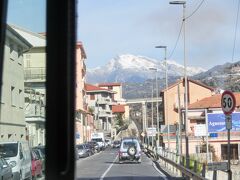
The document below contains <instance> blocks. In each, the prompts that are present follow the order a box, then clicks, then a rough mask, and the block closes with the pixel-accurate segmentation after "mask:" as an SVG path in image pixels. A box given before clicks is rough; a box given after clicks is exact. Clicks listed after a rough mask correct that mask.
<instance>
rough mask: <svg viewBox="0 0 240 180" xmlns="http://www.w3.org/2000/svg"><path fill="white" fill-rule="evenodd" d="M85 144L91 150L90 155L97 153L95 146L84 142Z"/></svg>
mask: <svg viewBox="0 0 240 180" xmlns="http://www.w3.org/2000/svg"><path fill="white" fill-rule="evenodd" d="M84 146H85V147H86V149H87V150H89V152H90V155H93V154H94V153H95V150H94V147H93V146H92V144H90V143H84Z"/></svg>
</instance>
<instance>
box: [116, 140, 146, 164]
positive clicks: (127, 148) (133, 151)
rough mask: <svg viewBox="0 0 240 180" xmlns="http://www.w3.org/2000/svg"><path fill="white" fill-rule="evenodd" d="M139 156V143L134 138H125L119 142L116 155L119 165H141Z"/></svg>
mask: <svg viewBox="0 0 240 180" xmlns="http://www.w3.org/2000/svg"><path fill="white" fill-rule="evenodd" d="M141 154H142V151H141V148H140V144H139V141H138V140H137V139H135V138H125V139H123V140H122V142H121V145H120V149H119V153H118V159H119V163H121V162H123V161H131V162H138V163H141Z"/></svg>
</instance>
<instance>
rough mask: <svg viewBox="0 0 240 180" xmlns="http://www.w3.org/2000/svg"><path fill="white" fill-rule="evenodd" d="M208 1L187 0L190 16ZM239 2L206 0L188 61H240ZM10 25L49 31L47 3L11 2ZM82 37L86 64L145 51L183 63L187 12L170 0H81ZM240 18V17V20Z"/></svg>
mask: <svg viewBox="0 0 240 180" xmlns="http://www.w3.org/2000/svg"><path fill="white" fill-rule="evenodd" d="M202 1H203V0H187V1H186V13H185V14H186V17H188V16H189V15H190V14H191V13H192V12H194V11H195V10H196V8H197V7H198V6H199V4H200V3H201V2H202ZM238 1H239V0H228V1H224V0H222V1H219V0H204V1H203V3H202V5H201V6H200V8H199V9H198V10H197V11H196V12H195V13H194V14H193V15H192V16H191V17H189V18H188V19H187V20H186V31H185V32H186V33H185V34H186V63H187V65H188V66H197V67H202V68H205V69H209V68H211V67H213V66H215V65H219V64H224V63H226V62H236V61H239V59H240V58H239V57H240V27H239V26H240V25H239V26H238V28H237V33H236V35H237V36H236V46H235V51H234V52H235V53H234V58H233V59H232V52H233V46H234V34H235V26H236V20H237V7H238ZM8 9H9V11H8V23H11V24H15V25H18V26H21V27H23V28H26V29H28V30H31V31H33V32H45V28H46V26H45V22H46V20H45V18H46V15H45V10H46V3H45V1H43V0H9V8H8ZM77 13H78V19H77V22H78V30H77V39H78V40H79V41H82V43H83V46H84V49H85V51H86V54H87V59H86V65H87V68H94V67H97V66H103V65H105V64H107V63H108V62H109V61H110V60H111V59H112V58H114V57H116V56H118V55H122V54H133V55H141V56H146V57H149V58H154V59H157V60H159V61H162V60H163V59H164V51H163V49H156V48H154V47H155V46H156V45H166V46H167V54H168V55H167V57H168V58H167V59H169V60H174V61H176V62H177V63H179V64H183V61H184V60H183V59H184V58H183V52H184V51H183V36H182V34H183V33H182V34H181V37H180V39H179V41H178V44H177V47H176V49H175V51H174V53H173V54H172V56H171V57H169V55H170V54H171V52H172V51H173V49H174V46H175V43H176V40H177V37H178V34H179V31H180V27H181V23H182V15H183V6H182V5H170V4H169V1H168V0H121V1H119V0H115V1H113V0H78V4H77ZM239 19H240V18H239Z"/></svg>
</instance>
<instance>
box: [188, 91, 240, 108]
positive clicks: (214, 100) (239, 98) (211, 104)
mask: <svg viewBox="0 0 240 180" xmlns="http://www.w3.org/2000/svg"><path fill="white" fill-rule="evenodd" d="M234 95H235V98H236V106H237V107H239V106H240V93H234ZM221 97H222V94H216V95H213V96H211V97H206V98H203V99H201V100H199V101H197V102H195V103H192V104H190V105H189V106H188V109H206V108H221Z"/></svg>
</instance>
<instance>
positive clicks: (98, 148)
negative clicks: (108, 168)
mask: <svg viewBox="0 0 240 180" xmlns="http://www.w3.org/2000/svg"><path fill="white" fill-rule="evenodd" d="M88 143H89V144H91V145H92V146H93V147H94V151H95V153H96V152H99V151H100V147H99V145H98V143H97V142H96V141H89V142H88Z"/></svg>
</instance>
